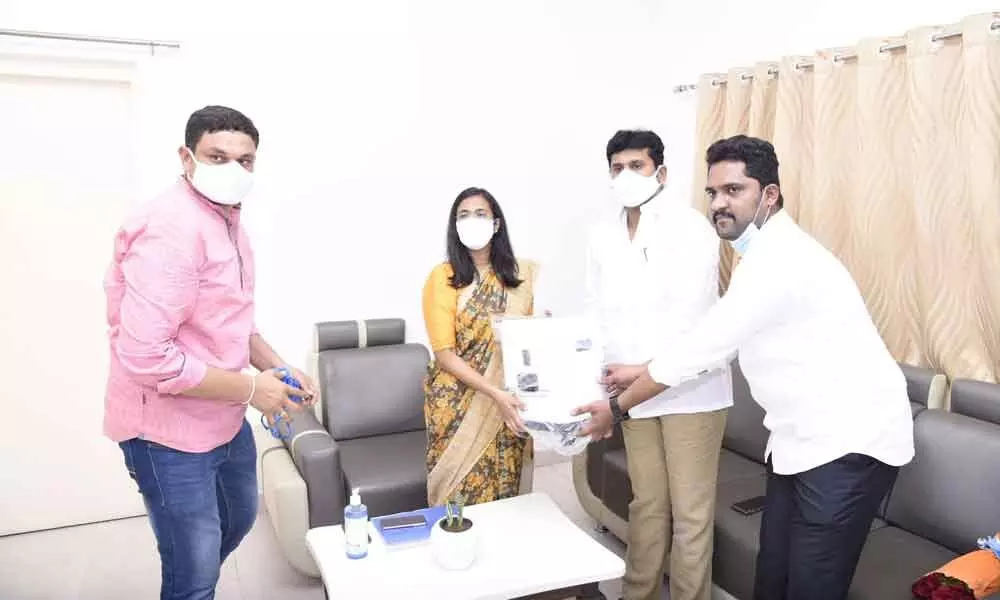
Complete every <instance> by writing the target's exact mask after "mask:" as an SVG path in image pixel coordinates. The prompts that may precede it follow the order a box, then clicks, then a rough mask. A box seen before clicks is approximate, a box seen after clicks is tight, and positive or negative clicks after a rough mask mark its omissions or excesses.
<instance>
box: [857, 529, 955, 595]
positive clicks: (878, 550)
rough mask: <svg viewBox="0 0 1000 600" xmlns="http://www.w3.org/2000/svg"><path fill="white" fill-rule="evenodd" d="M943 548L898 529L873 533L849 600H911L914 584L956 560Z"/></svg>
mask: <svg viewBox="0 0 1000 600" xmlns="http://www.w3.org/2000/svg"><path fill="white" fill-rule="evenodd" d="M955 556H956V554H955V553H954V552H952V551H950V550H948V549H947V548H945V547H944V546H939V545H937V544H935V543H934V542H931V541H929V540H926V539H924V538H921V537H918V536H916V535H913V534H912V533H908V532H906V531H904V530H902V529H899V528H898V527H883V528H880V529H877V530H875V531H872V532H871V533H870V534H869V535H868V540H867V541H866V542H865V547H864V550H862V551H861V560H859V561H858V567H857V570H856V571H855V572H854V581H853V582H852V583H851V590H850V592H849V593H848V596H847V597H848V599H849V600H912V598H913V594H911V593H910V586H912V585H913V582H914V581H916V580H917V579H919V578H920V577H921V576H923V575H924V574H925V573H928V572H929V571H932V570H934V569H936V568H938V567H940V566H942V565H944V564H945V563H946V562H948V561H949V560H951V559H952V558H954V557H955Z"/></svg>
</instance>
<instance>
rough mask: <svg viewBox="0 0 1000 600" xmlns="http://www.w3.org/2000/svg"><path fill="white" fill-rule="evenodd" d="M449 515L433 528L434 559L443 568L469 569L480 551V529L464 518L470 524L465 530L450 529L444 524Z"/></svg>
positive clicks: (452, 569)
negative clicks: (444, 526)
mask: <svg viewBox="0 0 1000 600" xmlns="http://www.w3.org/2000/svg"><path fill="white" fill-rule="evenodd" d="M447 520H448V519H447V517H446V518H443V519H441V520H440V521H438V522H437V523H435V524H434V528H433V529H432V530H431V552H432V553H433V555H434V560H436V561H437V563H438V564H439V565H441V567H442V568H444V569H447V570H449V571H461V570H463V569H468V568H469V567H470V566H472V563H474V562H475V561H476V554H477V553H478V551H479V530H478V529H476V528H475V527H473V526H472V521H471V520H469V519H468V518H465V519H463V520H464V521H465V522H467V523H468V524H469V528H468V529H466V530H464V531H448V530H447V529H444V528H443V527H442V525H443V524H444V523H445V522H446V521H447Z"/></svg>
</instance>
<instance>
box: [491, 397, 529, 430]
mask: <svg viewBox="0 0 1000 600" xmlns="http://www.w3.org/2000/svg"><path fill="white" fill-rule="evenodd" d="M493 400H495V401H496V403H497V406H498V407H499V408H500V415H501V416H502V417H503V421H504V423H506V424H507V427H509V428H510V430H511V431H513V432H514V433H516V434H518V435H521V434H525V433H527V430H526V429H525V428H524V422H523V421H522V420H521V411H522V410H524V402H522V401H521V399H520V398H518V397H517V396H515V395H514V394H511V393H510V392H506V391H503V390H498V391H497V393H496V394H494V395H493Z"/></svg>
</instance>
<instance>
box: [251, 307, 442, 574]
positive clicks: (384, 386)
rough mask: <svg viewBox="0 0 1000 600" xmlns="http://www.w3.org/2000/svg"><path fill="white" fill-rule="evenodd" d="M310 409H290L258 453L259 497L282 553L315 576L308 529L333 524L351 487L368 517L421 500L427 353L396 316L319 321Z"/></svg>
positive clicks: (424, 484)
mask: <svg viewBox="0 0 1000 600" xmlns="http://www.w3.org/2000/svg"><path fill="white" fill-rule="evenodd" d="M313 342H314V343H313V350H314V352H313V357H312V358H313V364H312V371H313V373H312V375H313V376H314V377H315V378H316V383H317V387H318V388H319V393H320V399H319V402H317V405H316V410H315V411H302V412H300V413H296V414H294V415H293V421H292V428H291V435H290V436H289V438H288V439H287V440H284V441H278V440H273V441H270V442H268V443H269V446H270V447H268V448H266V449H264V451H263V455H262V458H261V477H262V480H263V488H264V503H265V506H266V508H267V512H268V515H269V516H270V519H271V523H272V525H273V527H274V530H275V533H276V534H277V537H278V540H279V543H280V545H281V548H282V551H283V552H284V554H285V556H286V557H287V558H288V560H289V562H290V563H291V564H292V565H293V566H294V567H295V568H296V569H297V570H299V571H301V572H303V573H306V574H309V575H312V576H314V577H318V576H319V571H318V569H317V568H316V565H315V562H314V561H313V559H312V557H311V556H310V554H309V552H308V550H307V548H306V544H305V534H306V531H308V530H309V529H311V528H313V527H321V526H325V525H339V524H341V523H342V522H343V517H344V506H345V505H346V504H347V502H348V499H349V495H350V490H351V489H352V488H360V491H361V499H362V501H363V502H364V503H365V504H366V505H367V506H368V514H369V516H370V517H376V516H380V515H386V514H392V513H396V512H402V511H408V510H415V509H418V508H424V507H426V506H427V472H426V466H425V457H426V444H427V434H426V429H425V425H424V392H423V378H424V374H425V372H426V368H427V363H428V361H429V359H430V355H429V353H428V351H427V349H426V348H425V347H424V346H422V345H420V344H407V343H405V323H404V321H403V320H402V319H373V320H368V321H335V322H326V323H317V324H316V326H315V329H314V337H313Z"/></svg>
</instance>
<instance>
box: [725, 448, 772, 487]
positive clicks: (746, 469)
mask: <svg viewBox="0 0 1000 600" xmlns="http://www.w3.org/2000/svg"><path fill="white" fill-rule="evenodd" d="M765 473H766V469H765V468H764V465H762V464H760V463H759V462H756V461H752V460H750V459H749V458H744V457H743V456H741V455H739V454H737V453H735V452H733V451H732V450H727V449H726V448H723V449H722V452H721V453H720V454H719V480H718V481H719V484H720V485H721V484H723V483H728V482H730V481H735V480H737V479H742V478H744V477H760V476H762V475H764V474H765Z"/></svg>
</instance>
